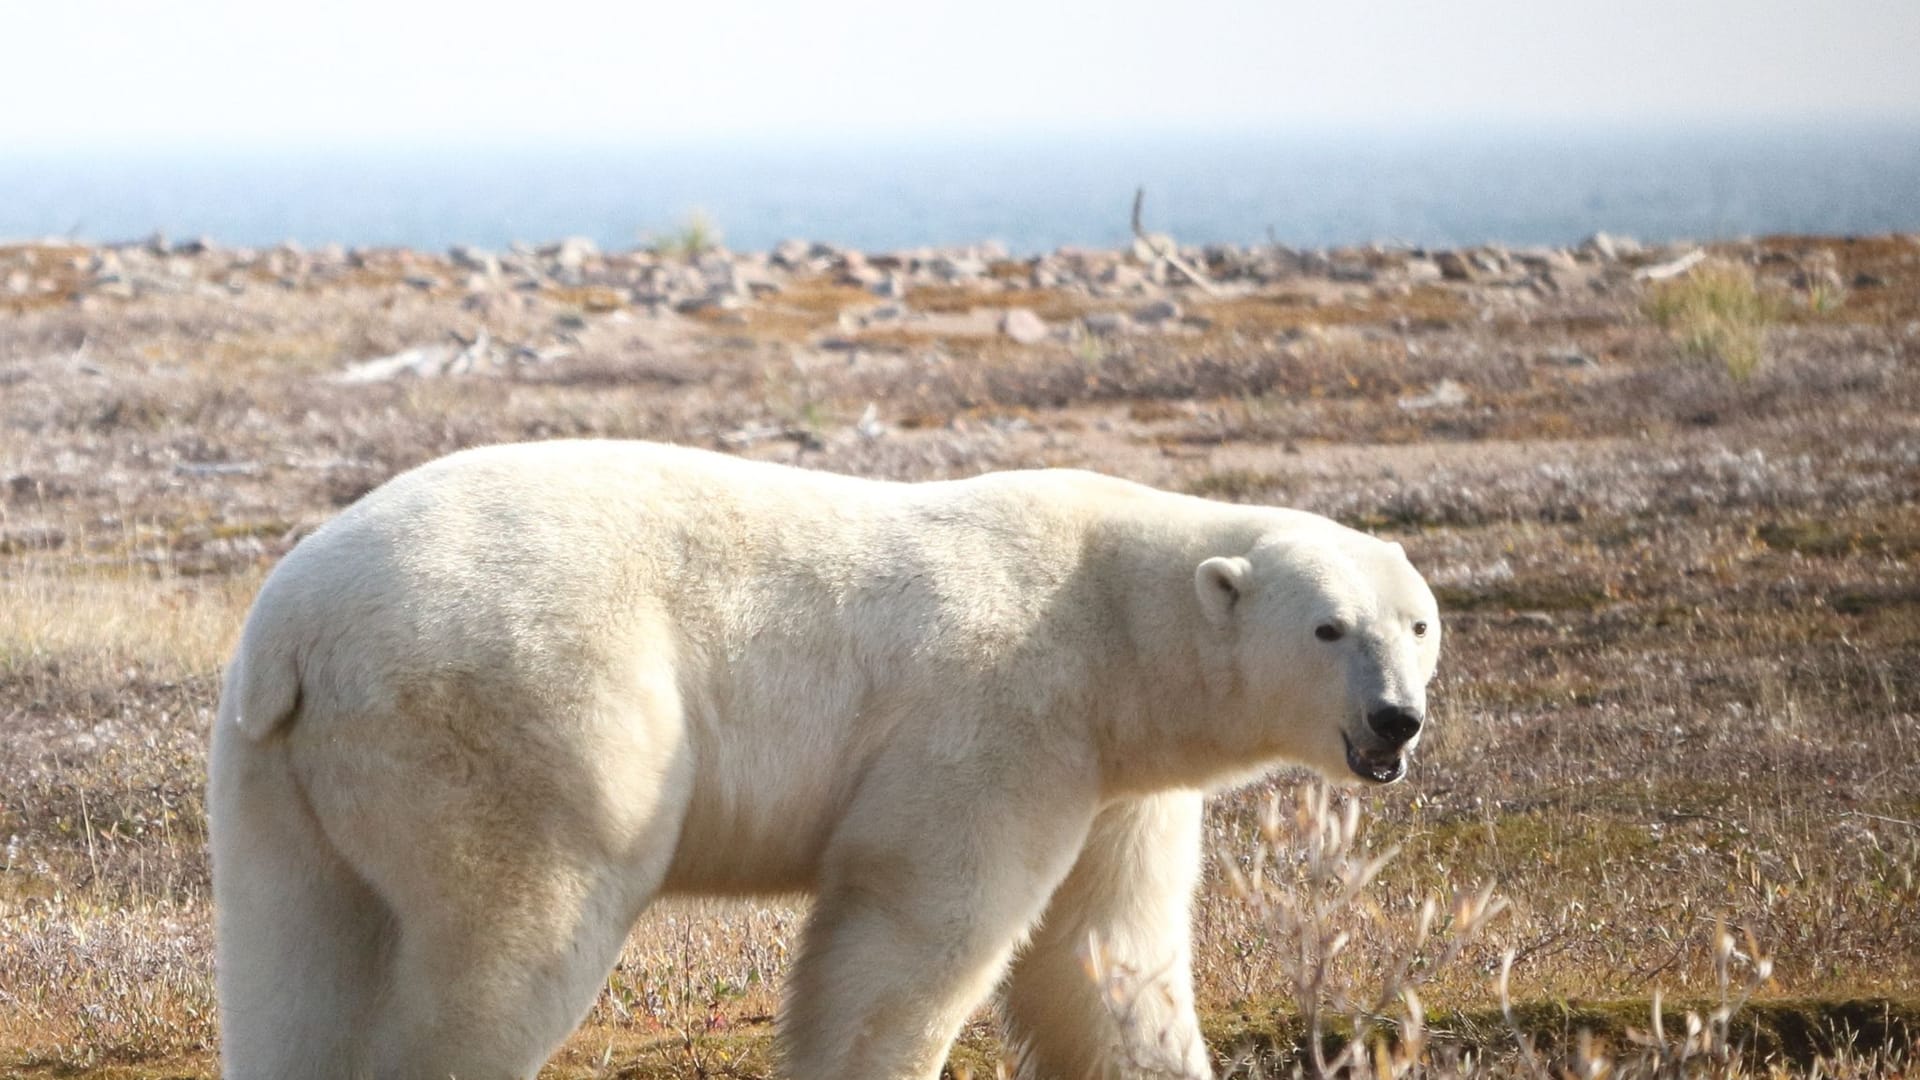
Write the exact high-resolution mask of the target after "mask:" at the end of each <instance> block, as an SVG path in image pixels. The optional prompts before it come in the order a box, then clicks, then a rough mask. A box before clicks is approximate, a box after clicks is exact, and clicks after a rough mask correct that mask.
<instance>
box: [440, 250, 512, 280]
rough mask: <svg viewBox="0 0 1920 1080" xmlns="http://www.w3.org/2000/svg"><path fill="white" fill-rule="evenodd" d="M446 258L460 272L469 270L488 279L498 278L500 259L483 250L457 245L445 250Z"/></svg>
mask: <svg viewBox="0 0 1920 1080" xmlns="http://www.w3.org/2000/svg"><path fill="white" fill-rule="evenodd" d="M447 258H448V260H450V261H451V262H452V263H453V265H455V266H457V267H459V268H460V269H462V270H471V271H474V272H476V273H481V274H485V275H487V276H488V277H499V276H500V257H499V256H498V255H495V254H494V253H493V252H491V251H488V250H486V249H485V248H478V247H474V246H472V245H470V244H458V245H455V246H454V247H452V248H449V249H448V250H447Z"/></svg>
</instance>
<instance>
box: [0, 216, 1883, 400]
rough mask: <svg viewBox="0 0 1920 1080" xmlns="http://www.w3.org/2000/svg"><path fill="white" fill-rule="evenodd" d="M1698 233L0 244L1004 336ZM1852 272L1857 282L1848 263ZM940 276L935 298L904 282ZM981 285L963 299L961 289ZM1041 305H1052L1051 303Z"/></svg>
mask: <svg viewBox="0 0 1920 1080" xmlns="http://www.w3.org/2000/svg"><path fill="white" fill-rule="evenodd" d="M1701 251H1702V249H1701V248H1700V247H1698V246H1697V245H1693V244H1662V245H1642V244H1640V243H1638V242H1636V241H1634V240H1632V239H1629V238H1625V237H1615V236H1610V235H1608V234H1606V233H1596V234H1594V235H1593V236H1591V237H1589V238H1588V239H1587V240H1585V241H1583V242H1582V243H1580V244H1578V245H1574V246H1571V247H1507V246H1503V245H1499V244H1483V245H1479V246H1476V247H1472V248H1465V249H1459V250H1439V251H1430V250H1425V249H1420V248H1406V247H1389V246H1382V245H1370V246H1360V247H1343V248H1334V249H1327V250H1298V249H1293V248H1288V247H1285V246H1282V245H1277V244H1268V245H1257V246H1236V245H1225V244H1214V245H1207V246H1185V247H1182V246H1178V245H1176V244H1174V243H1173V241H1172V240H1171V239H1170V238H1167V237H1162V236H1151V235H1143V236H1142V237H1141V238H1140V239H1139V240H1136V241H1135V242H1134V244H1133V245H1132V247H1131V248H1130V249H1127V250H1094V249H1085V248H1063V249H1060V250H1057V251H1054V252H1051V253H1049V254H1045V255H1039V256H1033V257H1027V258H1014V257H1012V256H1011V255H1009V254H1008V252H1007V250H1006V249H1005V248H1004V247H1003V246H1001V245H998V244H994V243H983V244H976V245H969V246H965V247H949V248H916V249H911V250H902V251H889V252H877V253H869V252H862V251H857V250H853V249H850V248H845V247H840V246H836V245H833V244H826V243H817V242H809V241H803V240H790V241H787V242H785V243H782V244H779V245H778V246H776V247H775V248H774V249H773V250H771V251H766V252H732V251H728V250H726V249H725V248H722V247H710V248H706V249H704V250H695V251H680V252H667V251H661V250H648V249H635V250H630V251H620V252H609V251H602V250H600V249H599V248H598V247H597V246H596V245H595V244H594V243H593V242H592V241H590V240H586V239H583V238H577V237H576V238H570V239H566V240H561V241H557V242H553V243H547V244H515V245H514V246H512V247H511V248H509V249H508V250H505V251H492V250H486V249H481V248H475V247H469V246H456V247H453V248H451V249H449V250H448V251H446V252H444V253H432V252H422V251H414V250H407V249H393V248H348V247H344V246H341V245H337V244H332V245H326V246H323V247H317V248H312V249H309V248H305V247H302V246H300V245H298V244H294V243H286V244H281V245H279V246H276V247H272V248H247V247H227V246H221V245H219V244H216V243H214V242H213V241H211V240H207V239H193V240H186V241H181V242H173V241H170V240H169V239H168V238H167V237H165V236H164V235H158V234H156V235H155V236H152V237H150V238H148V239H145V240H142V241H137V242H130V243H120V244H107V245H80V244H73V243H69V242H66V241H58V240H51V241H41V242H35V243H22V244H14V245H0V306H11V307H13V308H15V309H16V310H20V309H24V308H29V307H41V306H49V305H55V304H73V305H77V306H79V307H80V308H82V309H93V308H99V307H102V306H104V305H108V304H114V303H124V302H132V301H141V300H145V299H149V298H153V297H159V296H177V295H182V294H189V295H194V296H198V297H203V298H207V299H220V298H229V297H239V296H244V295H246V294H249V293H257V292H261V291H267V292H275V291H278V292H282V293H302V292H311V291H316V290H331V289H341V288H354V287H370V286H372V287H381V288H392V289H396V290H400V291H402V292H413V293H418V294H421V295H423V296H428V297H433V298H436V299H441V300H453V301H456V302H457V303H458V305H459V307H460V308H461V309H462V310H464V311H467V312H471V313H473V314H474V315H476V316H478V317H480V318H481V319H482V320H483V321H484V320H485V318H486V317H488V316H492V315H499V314H504V313H534V314H539V313H541V310H542V309H547V308H550V309H552V310H551V311H550V312H548V313H549V314H550V315H551V316H552V318H553V319H554V320H555V325H556V328H557V329H558V330H560V331H562V332H564V331H566V330H568V329H578V328H579V326H580V325H581V324H583V323H584V322H585V321H587V320H591V319H594V318H597V317H603V316H608V315H615V314H618V315H620V316H622V317H623V318H634V317H642V318H654V319H659V318H666V317H670V316H684V317H694V318H700V319H704V320H706V321H708V322H710V323H716V324H719V325H727V324H729V323H742V324H744V322H745V321H746V320H745V319H744V316H742V315H741V314H739V313H742V312H744V311H747V310H750V309H752V308H754V307H755V306H765V305H772V306H778V305H779V304H780V303H781V298H782V296H783V295H784V294H786V293H788V292H789V291H790V290H792V289H793V288H795V286H796V284H798V283H811V284H815V285H817V284H820V283H827V284H830V285H832V286H836V287H840V288H843V289H847V290H859V291H860V292H861V293H862V294H864V298H863V299H859V300H854V301H852V302H848V303H845V304H842V305H841V306H840V310H839V311H838V312H837V313H836V318H835V320H834V326H833V327H832V328H830V329H828V330H827V331H826V332H823V333H821V334H819V335H817V341H816V343H817V344H820V345H823V346H825V347H828V348H832V347H835V345H836V344H845V340H846V338H847V336H848V335H854V334H857V333H858V332H860V331H863V330H870V329H875V328H899V329H904V330H916V329H917V330H921V331H924V332H928V333H936V334H948V335H957V336H963V337H964V336H983V335H998V336H1001V337H1003V338H1005V339H1007V340H1008V341H1011V342H1012V343H1015V344H1018V345H1038V344H1041V343H1044V342H1047V341H1049V340H1055V341H1063V342H1073V341H1075V340H1078V339H1080V338H1081V337H1083V336H1087V335H1093V336H1098V337H1112V336H1118V335H1126V334H1136V333H1158V334H1167V333H1181V332H1189V333H1191V332H1195V331H1204V330H1206V329H1207V328H1208V326H1209V321H1208V319H1207V317H1206V316H1205V315H1202V314H1198V313H1195V312H1193V311H1190V310H1188V307H1187V306H1186V305H1185V304H1184V303H1183V301H1186V300H1188V299H1189V298H1196V297H1204V298H1206V299H1209V300H1231V299H1234V298H1244V297H1248V296H1253V295H1256V294H1260V293H1263V292H1271V291H1273V290H1276V289H1288V288H1292V289H1303V288H1304V289H1307V290H1318V292H1317V294H1315V295H1317V296H1318V297H1319V298H1320V300H1321V301H1323V302H1335V301H1341V300H1352V299H1355V298H1356V297H1358V298H1363V299H1370V300H1377V301H1389V302H1390V301H1393V300H1395V299H1398V298H1403V297H1406V296H1408V295H1410V294H1411V293H1412V292H1413V291H1414V290H1416V289H1420V288H1422V287H1426V286H1446V287H1449V288H1456V289H1470V290H1472V291H1474V292H1475V293H1477V294H1482V295H1484V297H1485V299H1486V300H1487V301H1488V302H1489V303H1493V304H1495V305H1498V306H1502V307H1516V308H1517V307H1525V306H1527V305H1529V304H1531V303H1536V302H1540V301H1544V300H1549V299H1553V298H1562V299H1565V298H1569V297H1578V296H1580V295H1583V294H1605V293H1607V292H1609V291H1610V290H1613V289H1615V288H1617V287H1619V286H1620V285H1622V284H1623V283H1626V282H1629V281H1632V280H1635V279H1641V280H1644V279H1648V278H1660V277H1666V276H1672V275H1674V274H1677V273H1681V272H1684V271H1685V270H1686V269H1687V268H1688V266H1689V265H1691V262H1690V260H1697V259H1698V258H1699V257H1700V252H1701ZM1791 269H1792V271H1793V273H1794V275H1795V276H1797V277H1798V278H1801V279H1807V278H1813V277H1821V276H1824V277H1829V278H1832V279H1833V281H1832V284H1833V286H1834V287H1836V288H1838V287H1842V286H1843V285H1845V284H1846V283H1844V282H1841V281H1840V280H1839V277H1838V274H1837V273H1836V272H1835V271H1834V269H1833V267H1832V265H1831V260H1828V261H1827V263H1826V264H1824V265H1820V264H1817V263H1816V265H1811V266H1808V267H1800V266H1795V267H1792V268H1791ZM1852 284H1854V285H1861V284H1867V285H1871V284H1872V283H1871V282H1865V283H1862V282H1854V283H1852ZM921 290H938V291H940V293H941V297H942V301H941V303H940V305H939V310H937V311H929V310H923V309H922V308H921V307H920V306H919V305H916V304H915V303H914V302H913V301H912V299H911V297H912V296H913V295H914V294H915V293H916V292H918V291H921ZM1041 292H1044V293H1047V294H1050V295H1058V294H1065V296H1066V297H1068V298H1075V299H1078V300H1081V301H1084V305H1083V306H1085V307H1086V308H1087V310H1086V311H1084V312H1079V313H1077V315H1076V316H1075V317H1070V318H1060V317H1057V316H1056V317H1054V318H1047V317H1044V316H1043V315H1042V314H1040V313H1038V312H1036V311H1035V310H1034V309H1033V308H1032V307H1028V306H1022V305H1020V304H1018V303H1016V302H1012V301H1016V300H1017V299H1018V298H1019V296H1020V295H1021V294H1024V293H1041ZM969 296H973V297H977V299H978V301H979V310H977V311H975V310H970V309H969V306H968V305H967V303H966V302H965V301H966V299H967V297H969ZM1053 306H1054V307H1056V308H1057V307H1059V305H1058V304H1054V305H1053ZM422 348H425V349H427V351H426V352H425V353H424V354H423V353H421V351H420V350H419V349H416V350H411V351H410V353H409V354H400V353H396V354H394V355H392V356H387V357H376V358H370V359H369V360H368V361H366V362H364V364H371V365H372V366H364V364H363V365H362V366H357V367H355V368H352V369H349V370H348V371H347V372H346V373H344V375H343V377H346V378H349V379H367V380H371V379H378V378H386V377H391V376H392V375H394V374H397V373H401V372H410V373H412V374H420V375H431V374H446V373H458V372H465V371H472V370H477V369H481V368H486V367H501V366H509V365H513V364H519V363H541V362H545V361H547V360H550V359H552V358H553V357H554V355H555V352H554V350H553V349H552V348H551V347H549V348H541V347H531V348H529V347H519V348H513V349H503V348H501V347H500V346H498V345H497V344H496V343H494V342H492V341H487V340H483V339H482V338H480V337H475V338H471V339H468V340H466V341H464V342H462V343H460V347H459V348H453V349H448V348H445V347H441V346H433V347H426V346H423V347H422Z"/></svg>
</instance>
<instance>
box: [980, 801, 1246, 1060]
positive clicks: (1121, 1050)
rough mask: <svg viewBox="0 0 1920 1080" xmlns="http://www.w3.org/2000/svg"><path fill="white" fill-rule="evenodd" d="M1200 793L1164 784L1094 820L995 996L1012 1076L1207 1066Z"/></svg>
mask: <svg viewBox="0 0 1920 1080" xmlns="http://www.w3.org/2000/svg"><path fill="white" fill-rule="evenodd" d="M1201 802H1202V800H1201V796H1200V794H1199V793H1198V792H1170V793H1166V794H1162V795H1155V796H1151V797H1148V798H1142V799H1135V800H1129V801H1127V802H1123V803H1117V804H1114V805H1112V806H1109V807H1108V808H1107V809H1106V810H1104V811H1102V812H1101V814H1100V816H1099V817H1097V818H1096V819H1095V820H1094V824H1093V829H1092V831H1091V833H1090V834H1089V836H1088V837H1087V843H1086V847H1085V848H1084V849H1083V850H1082V851H1081V853H1080V857H1079V859H1078V861H1077V862H1075V863H1074V867H1073V872H1072V873H1071V874H1069V875H1068V876H1067V879H1066V881H1065V882H1064V883H1063V884H1062V885H1061V886H1060V889H1059V891H1058V892H1056V893H1055V894H1054V896H1053V899H1052V901H1051V902H1050V903H1049V904H1048V905H1047V911H1046V915H1045V916H1044V917H1043V918H1042V920H1041V923H1040V927H1039V929H1038V930H1037V931H1035V933H1034V937H1033V941H1032V942H1031V943H1030V944H1029V945H1028V946H1027V948H1026V950H1025V951H1024V952H1023V953H1022V954H1021V956H1020V957H1019V959H1017V960H1016V961H1014V965H1013V971H1012V974H1011V976H1010V977H1009V979H1008V981H1007V987H1006V991H1005V994H1004V997H1003V998H1002V1001H1001V1008H1002V1012H1003V1015H1004V1017H1005V1020H1006V1024H1007V1028H1008V1032H1007V1034H1008V1037H1009V1040H1010V1043H1011V1045H1012V1046H1013V1048H1014V1050H1015V1052H1016V1053H1017V1055H1018V1056H1019V1061H1020V1075H1021V1076H1022V1077H1026V1078H1031V1080H1060V1078H1070V1080H1080V1078H1082V1077H1098V1078H1102V1080H1104V1078H1107V1077H1179V1078H1183V1080H1184V1078H1203V1077H1211V1076H1212V1075H1213V1072H1212V1067H1211V1065H1210V1064H1209V1062H1208V1058H1207V1047H1206V1043H1205V1041H1204V1040H1203V1039H1202V1038H1201V1037H1200V1025H1199V1021H1198V1019H1197V1018H1196V1016H1195V1015H1194V1009H1193V975H1192V956H1193V945H1192V933H1193V930H1192V926H1191V906H1192V903H1191V902H1192V898H1193V891H1194V888H1195V886H1196V885H1197V884H1198V881H1199V874H1200V825H1201V821H1200V819H1201ZM1090 950H1091V951H1090ZM1089 960H1091V961H1092V963H1091V965H1090V964H1089ZM1090 972H1091V973H1090ZM1095 976H1098V978H1099V980H1100V981H1096V978H1095Z"/></svg>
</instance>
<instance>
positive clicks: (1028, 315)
mask: <svg viewBox="0 0 1920 1080" xmlns="http://www.w3.org/2000/svg"><path fill="white" fill-rule="evenodd" d="M1000 332H1001V333H1002V334H1005V335H1006V336H1007V337H1009V338H1012V339H1013V340H1014V341H1016V342H1018V343H1019V344H1021V345H1038V344H1039V343H1041V342H1043V341H1045V340H1047V323H1046V320H1045V319H1042V318H1041V317H1040V316H1038V315H1036V314H1034V313H1033V312H1031V311H1029V310H1027V309H1026V308H1008V309H1007V312H1006V314H1004V315H1002V316H1000Z"/></svg>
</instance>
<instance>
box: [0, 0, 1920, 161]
mask: <svg viewBox="0 0 1920 1080" xmlns="http://www.w3.org/2000/svg"><path fill="white" fill-rule="evenodd" d="M1916 58H1920V0H1826V2H1824V3H1819V4H1808V3H1805V2H1804V0H1792V2H1788V0H1527V2H1519V0H1378V2H1365V0H1316V2H1312V3H1297V2H1292V0H1286V2H1282V0H1267V2H1250V0H1184V2H1183V0H1100V2H1083V0H968V2H967V3H964V4H948V3H937V2H932V0H892V2H888V3H881V2H874V0H805V2H797V3H796V2H791V0H787V2H781V0H688V2H680V3H671V4H660V3H649V2H629V3H606V2H589V0H541V2H538V3H526V2H524V0H522V2H518V3H511V4H488V3H480V2H472V0H470V2H467V3H462V4H428V3H409V2H407V0H330V2H322V0H316V2H275V0H267V2H262V0H246V2H237V3H230V2H200V0H174V2H170V3H156V2H153V0H132V2H106V0H59V2H44V0H0V154H3V153H5V148H6V147H7V146H15V147H77V148H103V149H104V148H120V147H125V146H128V145H138V144H160V145H183V144H190V145H204V144H216V145H271V144H307V145H311V144H325V145H382V144H393V143H403V144H404V143H413V142H420V141H447V142H474V141H479V142H512V141H515V140H530V139H531V140H540V139H551V140H565V141H570V142H579V141H586V142H602V141H614V142H620V141H634V140H647V139H657V138H689V137H691V138H723V139H724V138H761V139H764V138H783V137H793V138H808V137H817V136H844V135H882V136H934V137H939V136H946V135H953V134H995V133H1007V132H1022V133H1089V134H1095V133H1109V132H1125V131H1156V132H1157V131H1167V130H1201V131H1205V130H1244V129H1273V130H1293V129H1314V128H1322V127H1345V126H1363V127H1373V128H1381V129H1393V128H1404V127H1419V126H1422V125H1433V124H1517V125H1526V124H1541V123H1547V124H1557V123H1589V124H1648V123H1689V122H1757V123H1764V122H1770V121H1777V120H1806V119H1809V118H1819V119H1828V118H1860V119H1902V120H1908V119H1914V118H1920V59H1916Z"/></svg>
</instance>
